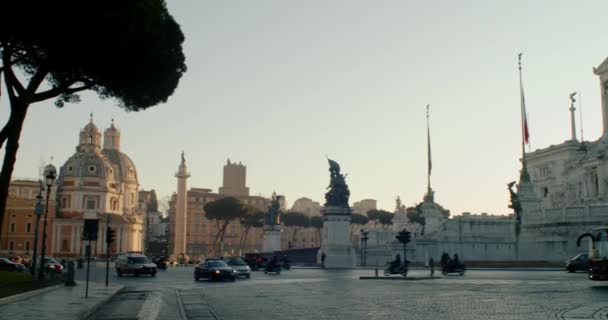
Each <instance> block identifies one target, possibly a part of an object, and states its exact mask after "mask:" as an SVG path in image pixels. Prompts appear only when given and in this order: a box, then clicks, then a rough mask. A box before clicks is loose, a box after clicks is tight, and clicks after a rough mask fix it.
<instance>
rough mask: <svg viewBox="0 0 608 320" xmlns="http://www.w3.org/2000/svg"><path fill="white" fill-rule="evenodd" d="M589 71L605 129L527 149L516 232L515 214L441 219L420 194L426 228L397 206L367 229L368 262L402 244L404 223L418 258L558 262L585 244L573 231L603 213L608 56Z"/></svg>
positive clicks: (607, 199)
mask: <svg viewBox="0 0 608 320" xmlns="http://www.w3.org/2000/svg"><path fill="white" fill-rule="evenodd" d="M594 73H595V74H596V75H597V76H599V82H600V90H601V111H602V125H603V134H602V136H601V137H600V138H599V139H597V140H595V141H584V142H582V141H580V140H578V139H577V137H576V134H575V133H573V134H572V139H570V140H568V141H565V142H563V143H560V144H558V145H552V146H549V147H547V148H543V149H539V150H535V151H533V152H530V153H527V154H526V159H527V168H528V172H529V174H530V178H531V183H520V184H519V185H518V186H517V187H518V188H517V189H518V190H517V194H518V196H519V200H520V201H521V203H522V209H523V212H522V221H521V228H520V230H521V231H520V233H519V235H518V234H517V233H516V219H515V217H514V215H509V216H492V215H486V214H482V215H471V214H464V215H462V216H456V217H451V218H449V219H442V217H441V216H440V215H438V214H436V211H435V210H434V209H433V208H434V206H435V205H436V204H435V203H434V202H433V201H431V202H429V201H426V200H427V199H425V201H424V203H423V204H422V207H425V208H426V210H423V211H426V213H425V219H426V220H427V225H426V226H424V229H425V231H426V232H425V233H424V235H422V234H420V232H418V231H419V230H420V226H417V225H415V224H411V223H409V221H407V220H406V219H404V215H405V210H399V208H397V210H396V215H395V220H394V222H395V225H394V227H393V228H392V230H384V229H379V230H370V231H371V232H370V235H369V237H370V238H369V240H368V248H369V250H368V259H367V260H368V261H369V262H370V264H373V263H374V262H379V263H380V264H383V263H384V262H385V261H389V260H390V259H392V258H393V257H394V255H395V254H397V253H401V252H402V250H403V249H402V246H401V244H399V243H398V242H397V241H396V240H395V238H394V236H395V234H396V232H397V231H399V230H402V229H403V228H407V229H408V230H410V231H412V232H414V233H415V234H416V236H415V237H414V241H413V242H412V243H411V244H409V245H408V260H411V261H418V262H423V261H425V260H426V259H428V258H429V257H433V258H434V259H435V261H437V260H438V258H439V257H440V255H441V253H442V252H448V253H450V254H454V253H457V254H458V255H459V256H460V258H461V259H463V260H465V261H467V260H468V261H511V260H519V261H549V262H563V261H564V260H567V259H569V258H571V257H572V256H574V255H576V254H577V253H579V252H585V251H586V250H587V248H586V247H585V246H582V247H580V248H578V247H577V246H576V239H577V237H578V236H579V235H580V234H582V233H585V232H589V231H590V230H591V228H594V227H599V226H605V225H606V221H608V157H607V155H608V58H607V59H606V60H604V62H602V64H601V65H600V66H599V67H597V68H594ZM564 100H565V101H567V100H566V99H564ZM568 107H569V104H568V103H567V102H565V103H564V109H563V110H564V117H566V116H570V117H573V114H572V113H570V114H569V113H568V112H567V111H568ZM569 131H570V132H574V131H575V130H574V127H572V128H570V130H569ZM505 192H506V190H505ZM505 206H507V204H505ZM398 207H399V205H398ZM429 218H430V219H429Z"/></svg>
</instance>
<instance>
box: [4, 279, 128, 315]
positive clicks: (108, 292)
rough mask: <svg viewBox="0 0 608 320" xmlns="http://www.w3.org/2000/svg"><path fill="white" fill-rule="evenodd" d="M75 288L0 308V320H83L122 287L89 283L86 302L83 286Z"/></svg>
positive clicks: (45, 294)
mask: <svg viewBox="0 0 608 320" xmlns="http://www.w3.org/2000/svg"><path fill="white" fill-rule="evenodd" d="M77 284H78V285H76V286H75V287H66V286H63V285H62V286H59V287H58V288H57V289H55V290H51V291H47V292H44V293H42V294H39V295H36V296H33V297H30V298H26V299H24V300H20V301H15V302H11V303H8V304H4V305H2V306H0V319H1V320H4V319H11V320H13V319H14V320H17V319H26V320H37V319H41V320H42V319H66V320H69V319H78V320H80V319H86V318H87V317H89V316H90V315H91V314H93V313H94V312H95V311H96V310H97V309H99V308H100V307H101V306H102V305H103V304H105V303H107V302H108V301H109V300H110V299H111V298H112V297H113V296H114V295H115V294H117V293H118V292H119V291H120V290H121V289H122V288H123V287H124V286H122V285H117V284H110V285H109V286H108V287H107V288H106V287H105V285H104V284H103V283H94V282H89V297H88V298H85V297H84V295H85V283H84V282H82V281H77Z"/></svg>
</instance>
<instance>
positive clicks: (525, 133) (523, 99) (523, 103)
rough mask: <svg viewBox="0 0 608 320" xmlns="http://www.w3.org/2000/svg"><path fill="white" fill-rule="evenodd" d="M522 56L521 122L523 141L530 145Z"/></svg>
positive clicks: (520, 79)
mask: <svg viewBox="0 0 608 320" xmlns="http://www.w3.org/2000/svg"><path fill="white" fill-rule="evenodd" d="M521 56H522V54H521V53H520V54H519V55H518V58H519V95H520V96H521V101H520V102H521V121H522V139H523V143H524V144H529V143H530V131H529V130H528V115H527V112H526V97H525V95H524V83H523V80H522V77H521Z"/></svg>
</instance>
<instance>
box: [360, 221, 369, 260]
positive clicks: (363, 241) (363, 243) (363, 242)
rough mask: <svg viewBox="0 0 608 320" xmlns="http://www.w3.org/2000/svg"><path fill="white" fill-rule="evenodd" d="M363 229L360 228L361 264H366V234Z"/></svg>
mask: <svg viewBox="0 0 608 320" xmlns="http://www.w3.org/2000/svg"><path fill="white" fill-rule="evenodd" d="M368 233H369V231H368V232H366V231H365V230H363V229H361V265H362V266H364V267H365V266H367V239H368V238H367V234H368Z"/></svg>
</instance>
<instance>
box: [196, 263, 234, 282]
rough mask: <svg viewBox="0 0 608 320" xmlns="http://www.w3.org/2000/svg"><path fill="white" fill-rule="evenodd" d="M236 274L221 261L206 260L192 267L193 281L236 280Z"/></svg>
mask: <svg viewBox="0 0 608 320" xmlns="http://www.w3.org/2000/svg"><path fill="white" fill-rule="evenodd" d="M236 276H237V272H236V270H234V268H232V267H231V266H229V265H227V264H226V262H224V261H223V260H207V261H205V262H203V263H200V264H198V265H197V266H196V267H194V280H195V281H198V280H200V279H203V278H204V279H209V280H230V281H234V280H236Z"/></svg>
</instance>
